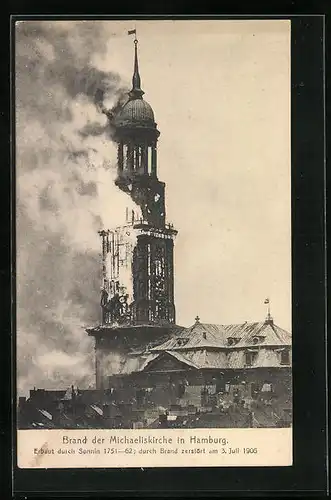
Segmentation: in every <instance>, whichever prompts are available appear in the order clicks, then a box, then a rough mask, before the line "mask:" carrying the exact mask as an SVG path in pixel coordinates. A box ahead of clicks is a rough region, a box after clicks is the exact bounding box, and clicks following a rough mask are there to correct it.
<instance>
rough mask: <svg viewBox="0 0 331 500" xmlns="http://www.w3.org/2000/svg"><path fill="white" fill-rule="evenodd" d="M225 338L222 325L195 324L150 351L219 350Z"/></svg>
mask: <svg viewBox="0 0 331 500" xmlns="http://www.w3.org/2000/svg"><path fill="white" fill-rule="evenodd" d="M225 338H226V332H225V330H224V327H223V326H222V325H213V324H207V323H195V324H194V325H192V326H191V327H189V328H183V329H182V330H181V331H180V333H179V334H177V335H176V336H174V337H171V338H170V339H168V340H167V341H166V342H164V343H163V344H161V345H158V346H155V347H154V348H153V349H152V351H160V350H176V351H180V350H187V349H196V348H202V347H204V348H206V347H210V348H219V347H221V346H222V345H223V344H224V342H225Z"/></svg>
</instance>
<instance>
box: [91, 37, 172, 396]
mask: <svg viewBox="0 0 331 500" xmlns="http://www.w3.org/2000/svg"><path fill="white" fill-rule="evenodd" d="M137 45H138V41H137V39H135V40H134V69H133V77H132V89H131V91H130V92H129V95H128V100H127V102H126V103H125V104H124V106H123V107H122V108H121V109H120V110H119V112H118V113H117V114H116V115H115V116H110V115H109V120H110V126H111V127H112V129H113V131H114V139H115V141H116V143H117V150H118V156H117V178H116V181H115V184H116V186H117V187H118V189H121V190H122V191H123V192H125V193H126V194H127V196H128V205H129V206H130V209H129V208H128V209H127V210H126V213H125V214H123V224H122V225H121V226H119V227H115V228H112V229H107V230H102V231H100V237H101V245H102V289H101V303H100V306H101V317H102V321H101V324H100V325H99V326H98V327H96V328H92V329H88V330H87V331H88V333H89V335H92V336H94V337H95V349H96V378H97V383H96V385H97V388H105V386H106V385H107V383H106V379H107V377H108V376H111V375H114V374H117V373H118V374H120V373H122V372H121V367H122V368H123V366H124V365H125V364H127V363H126V362H127V357H128V356H130V353H131V352H133V351H135V352H137V350H138V351H139V350H140V351H141V352H144V351H145V350H146V349H147V347H148V346H149V345H151V344H153V343H159V342H160V341H161V340H162V338H164V337H165V336H167V334H169V332H170V331H171V330H172V329H173V328H174V326H175V318H176V316H175V304H174V257H173V251H174V238H175V236H176V234H177V231H176V230H175V229H174V227H173V225H172V224H168V223H167V222H166V208H165V183H164V182H162V181H160V180H159V178H158V164H157V142H158V138H159V136H160V132H159V131H158V130H157V125H156V123H155V118H154V112H153V109H152V108H151V106H150V105H149V104H148V103H147V102H146V101H145V100H144V99H143V95H144V92H143V90H142V89H141V79H140V74H139V64H138V47H137ZM106 359H107V361H105V360H106ZM133 365H134V364H133V363H132V366H133Z"/></svg>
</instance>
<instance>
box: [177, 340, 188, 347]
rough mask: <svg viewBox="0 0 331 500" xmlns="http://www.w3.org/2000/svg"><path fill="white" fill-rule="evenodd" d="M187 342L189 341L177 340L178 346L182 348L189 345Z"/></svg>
mask: <svg viewBox="0 0 331 500" xmlns="http://www.w3.org/2000/svg"><path fill="white" fill-rule="evenodd" d="M187 342H188V339H178V340H177V346H178V347H181V346H183V345H185V344H187Z"/></svg>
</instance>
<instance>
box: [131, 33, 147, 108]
mask: <svg viewBox="0 0 331 500" xmlns="http://www.w3.org/2000/svg"><path fill="white" fill-rule="evenodd" d="M130 34H131V33H130ZM132 34H134V41H133V43H134V65H133V76H132V89H131V91H130V93H129V96H130V99H131V100H132V99H142V96H143V95H144V93H145V92H144V91H143V90H142V89H141V80H140V74H139V63H138V39H137V32H136V30H132Z"/></svg>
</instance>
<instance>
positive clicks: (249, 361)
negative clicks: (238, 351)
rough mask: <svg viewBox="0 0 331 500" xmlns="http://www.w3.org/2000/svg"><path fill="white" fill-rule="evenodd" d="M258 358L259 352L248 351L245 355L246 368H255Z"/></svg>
mask: <svg viewBox="0 0 331 500" xmlns="http://www.w3.org/2000/svg"><path fill="white" fill-rule="evenodd" d="M256 358H257V351H247V352H246V353H245V364H246V366H253V364H254V362H255V361H256Z"/></svg>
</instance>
